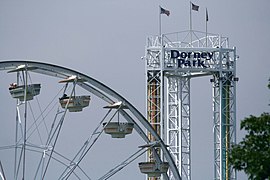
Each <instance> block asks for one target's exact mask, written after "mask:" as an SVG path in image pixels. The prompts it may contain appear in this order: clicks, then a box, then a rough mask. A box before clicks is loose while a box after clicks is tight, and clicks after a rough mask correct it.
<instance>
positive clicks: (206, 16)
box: [205, 8, 209, 21]
mask: <svg viewBox="0 0 270 180" xmlns="http://www.w3.org/2000/svg"><path fill="white" fill-rule="evenodd" d="M205 13H206V14H205V19H206V21H208V20H209V19H208V11H207V8H206V12H205Z"/></svg>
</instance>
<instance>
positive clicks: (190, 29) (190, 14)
mask: <svg viewBox="0 0 270 180" xmlns="http://www.w3.org/2000/svg"><path fill="white" fill-rule="evenodd" d="M191 9H192V4H191V1H189V31H190V44H191V43H192V13H191Z"/></svg>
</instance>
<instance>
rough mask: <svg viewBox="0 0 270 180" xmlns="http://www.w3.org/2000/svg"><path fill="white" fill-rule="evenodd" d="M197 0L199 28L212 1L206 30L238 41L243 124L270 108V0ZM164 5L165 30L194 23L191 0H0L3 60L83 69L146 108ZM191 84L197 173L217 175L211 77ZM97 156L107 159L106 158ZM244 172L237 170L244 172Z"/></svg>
mask: <svg viewBox="0 0 270 180" xmlns="http://www.w3.org/2000/svg"><path fill="white" fill-rule="evenodd" d="M193 2H194V3H195V4H197V5H199V6H200V10H199V12H194V13H193V17H192V18H193V19H192V20H193V29H195V30H200V31H204V30H205V22H204V18H205V8H206V7H207V9H208V13H209V23H208V31H209V32H212V33H216V34H221V35H223V36H226V37H229V41H230V46H231V47H233V46H235V47H236V48H237V54H238V55H239V57H240V58H239V60H238V62H237V76H238V77H239V79H240V80H239V82H238V84H237V125H238V128H237V129H239V124H240V120H242V119H243V118H244V117H247V116H249V115H250V114H253V115H260V114H261V113H262V112H269V106H268V104H269V99H270V98H269V97H270V96H269V95H270V93H269V92H270V91H269V90H268V89H267V87H266V86H267V83H268V78H269V77H270V71H269V69H270V61H269V59H268V52H269V51H270V46H269V42H270V35H269V32H270V24H269V18H270V12H269V6H270V2H269V0H259V1H253V0H238V1H234V0H227V1H215V0H204V1H199V0H196V1H193ZM159 5H161V6H162V7H164V8H165V9H168V10H170V12H171V15H170V16H169V17H167V16H165V15H164V16H162V32H163V33H169V32H177V31H182V30H187V29H188V27H189V1H187V0H185V1H184V0H169V1H161V0H147V1H142V0H136V1H126V0H111V1H110V0H99V1H90V0H88V1H87V0H77V1H75V0H59V1H52V0H46V1H36V0H24V1H21V0H20V1H19V0H12V1H11V0H1V1H0V60H8V59H27V60H37V61H42V62H46V63H52V64H57V65H62V66H64V67H69V68H71V69H75V70H78V71H80V72H82V73H85V74H87V75H89V76H92V77H94V78H95V79H97V80H99V81H101V82H103V83H105V84H106V85H108V86H109V87H111V88H112V89H114V90H116V91H117V92H118V93H120V94H121V95H123V96H124V97H125V98H127V99H128V100H129V101H130V102H131V103H133V104H134V105H135V106H136V107H137V108H138V109H139V110H140V111H141V112H143V113H144V112H145V102H146V101H145V74H144V71H145V64H144V61H143V60H141V58H140V57H141V56H143V55H144V48H145V42H146V37H147V36H149V35H154V34H157V33H158V16H159V15H158V13H159V9H158V6H159ZM3 81H4V80H3V79H1V80H0V82H3ZM4 88H5V87H4ZM191 88H192V94H191V96H192V97H191V101H192V119H191V121H192V130H191V131H192V135H191V136H192V178H193V179H201V177H204V178H203V179H213V134H212V112H211V110H212V104H211V94H212V90H211V83H210V82H209V77H207V78H199V79H194V80H192V87H191ZM1 93H4V92H3V91H1ZM1 97H2V94H1ZM14 108H15V107H14ZM2 120H3V119H2ZM86 123H87V122H86ZM70 126H71V127H72V125H70ZM66 128H69V127H68V125H66ZM70 129H72V128H70ZM4 132H5V131H4ZM2 133H3V132H2ZM237 136H238V140H241V138H242V136H243V132H240V131H239V130H238V132H237ZM133 138H134V139H136V136H135V135H134V137H133ZM108 141H109V140H108ZM134 141H135V140H134ZM105 143H107V144H108V145H109V144H110V143H111V142H105ZM130 144H133V141H131V142H128V141H126V144H122V146H120V147H121V150H123V151H124V149H125V146H126V145H130ZM101 146H102V145H101ZM104 146H105V145H104ZM97 156H99V160H100V161H101V162H106V161H107V160H108V159H104V158H102V155H97ZM132 168H136V172H134V171H132V169H131V170H130V172H132V177H130V178H129V179H132V180H136V179H144V176H143V175H141V174H140V173H139V171H138V168H137V164H136V163H134V166H132ZM123 171H125V170H123ZM126 174H127V173H126ZM126 174H125V172H123V174H122V176H121V175H119V176H118V177H117V176H116V177H115V179H121V178H124V177H126ZM244 177H245V176H244V175H243V174H242V173H240V174H239V179H243V178H244Z"/></svg>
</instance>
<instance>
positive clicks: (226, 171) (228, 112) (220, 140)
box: [212, 49, 237, 180]
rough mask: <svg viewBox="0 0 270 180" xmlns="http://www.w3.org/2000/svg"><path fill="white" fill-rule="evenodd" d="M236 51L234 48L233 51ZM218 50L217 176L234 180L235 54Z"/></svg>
mask: <svg viewBox="0 0 270 180" xmlns="http://www.w3.org/2000/svg"><path fill="white" fill-rule="evenodd" d="M232 52H233V53H235V50H234V51H232ZM229 54H230V52H228V51H225V50H223V49H221V50H220V51H219V61H220V67H219V68H220V71H219V72H216V73H214V74H213V79H212V82H213V113H214V114H213V121H214V127H213V131H214V179H215V180H235V179H236V172H235V171H234V170H233V169H232V167H231V166H230V165H229V161H228V158H229V153H230V150H231V148H232V145H233V144H234V143H235V142H236V134H235V133H236V129H235V125H236V103H235V101H236V94H235V93H236V87H235V82H236V81H237V78H235V64H234V63H235V55H234V54H233V56H234V59H233V60H232V59H230V56H229Z"/></svg>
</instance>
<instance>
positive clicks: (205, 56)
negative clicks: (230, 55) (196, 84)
mask: <svg viewBox="0 0 270 180" xmlns="http://www.w3.org/2000/svg"><path fill="white" fill-rule="evenodd" d="M213 56H214V52H206V51H204V52H197V51H196V52H195V51H190V52H189V51H188V52H187V51H178V50H170V59H176V60H177V67H178V68H182V67H200V68H207V66H206V65H205V61H206V60H211V59H213Z"/></svg>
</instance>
